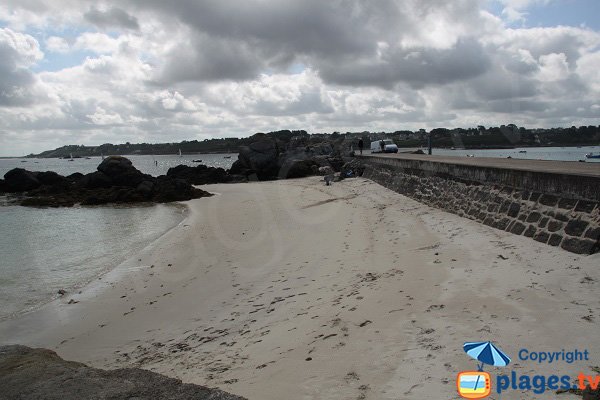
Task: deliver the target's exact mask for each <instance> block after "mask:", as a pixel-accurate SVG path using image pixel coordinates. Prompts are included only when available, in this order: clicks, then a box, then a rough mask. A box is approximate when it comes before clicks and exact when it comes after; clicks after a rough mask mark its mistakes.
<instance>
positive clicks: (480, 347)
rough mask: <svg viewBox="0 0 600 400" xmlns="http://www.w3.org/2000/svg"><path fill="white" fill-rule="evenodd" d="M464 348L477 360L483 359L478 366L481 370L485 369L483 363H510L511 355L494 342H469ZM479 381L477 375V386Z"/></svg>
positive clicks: (504, 364) (501, 364)
mask: <svg viewBox="0 0 600 400" xmlns="http://www.w3.org/2000/svg"><path fill="white" fill-rule="evenodd" d="M463 350H464V351H465V353H467V354H468V355H470V356H471V357H473V358H474V359H476V360H477V361H481V365H478V366H477V368H478V370H479V371H483V364H488V365H493V366H495V367H505V366H507V365H508V363H510V357H508V356H507V355H506V354H504V352H502V350H500V349H499V348H497V347H496V346H494V344H492V342H467V343H465V344H464V345H463ZM478 383H479V376H477V381H476V382H475V387H477V384H478Z"/></svg>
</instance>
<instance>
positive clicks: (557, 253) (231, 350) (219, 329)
mask: <svg viewBox="0 0 600 400" xmlns="http://www.w3.org/2000/svg"><path fill="white" fill-rule="evenodd" d="M203 189H205V190H209V191H211V192H213V193H217V195H216V196H213V197H211V198H202V199H197V200H192V201H190V202H187V203H186V204H187V205H188V207H189V208H190V212H189V217H188V218H187V219H186V220H185V221H184V222H182V223H181V224H180V225H179V226H177V227H176V228H174V229H173V230H171V231H170V232H168V233H167V234H166V235H164V236H163V237H161V238H160V239H159V240H158V241H156V242H155V243H153V244H152V245H151V246H149V247H148V248H146V249H144V250H143V251H142V252H141V253H139V254H132V257H131V259H130V260H128V261H127V262H125V263H124V264H122V265H120V266H119V267H118V268H116V269H115V270H114V271H113V272H111V273H109V274H108V275H106V276H104V277H103V278H102V279H101V280H99V281H98V282H96V283H94V284H93V285H91V286H90V287H88V288H86V289H85V290H83V291H82V293H81V294H79V293H75V294H71V293H69V294H67V295H66V296H65V297H64V298H63V299H61V300H60V301H57V302H54V303H52V304H50V305H49V306H47V307H45V308H44V309H42V310H39V311H37V312H34V313H31V314H28V315H26V316H24V317H22V318H20V319H18V320H12V321H6V322H4V323H2V324H0V342H2V343H20V344H26V345H34V346H43V347H48V348H51V349H54V350H56V351H57V352H58V353H59V354H60V355H61V356H62V357H64V358H65V359H72V360H77V361H82V362H86V363H89V364H91V365H92V366H97V367H103V368H107V367H108V368H117V367H125V366H137V367H142V368H146V369H150V370H152V371H157V372H160V373H164V374H167V375H169V376H173V377H177V378H180V379H182V380H183V381H184V382H192V383H197V384H203V385H207V386H211V387H219V388H221V389H223V390H226V391H228V392H231V393H234V394H238V395H242V396H245V397H247V398H249V399H250V400H270V399H272V400H280V399H289V400H296V399H297V400H300V399H302V400H304V399H450V398H456V397H457V394H456V386H455V377H456V374H457V373H458V372H459V371H462V370H473V369H476V362H475V361H474V360H472V359H470V358H469V357H468V356H467V355H466V354H464V352H463V351H462V344H463V343H464V342H466V341H480V340H492V341H494V342H495V343H496V344H498V345H499V346H500V347H501V348H502V349H503V350H504V351H505V352H507V353H508V354H509V355H510V356H511V357H512V358H513V363H512V364H511V370H515V371H517V373H518V374H559V375H562V374H570V375H573V377H575V376H576V375H577V373H579V371H583V372H587V373H592V370H591V369H590V367H591V366H600V350H598V349H600V335H598V332H600V329H599V328H600V312H599V310H600V297H598V295H597V293H598V282H599V280H600V269H599V268H598V267H597V266H598V265H599V264H600V258H599V256H598V255H596V256H588V257H585V256H579V255H575V254H571V253H567V252H565V251H563V250H561V249H557V248H553V247H550V246H546V245H542V244H540V243H537V242H535V241H533V240H531V239H527V238H524V237H522V236H515V235H511V234H509V233H506V232H502V231H498V230H495V229H493V228H489V227H487V226H484V225H481V224H479V223H476V222H473V221H470V220H467V219H464V218H460V217H458V216H456V215H453V214H449V213H446V212H443V211H440V210H436V209H432V208H430V207H428V206H425V205H422V204H420V203H417V202H415V201H413V200H411V199H408V198H406V197H404V196H402V195H399V194H397V193H394V192H392V191H390V190H388V189H385V188H383V187H381V186H379V185H377V184H375V183H373V182H371V181H369V180H366V179H362V178H358V179H349V180H346V181H343V182H339V183H335V184H334V185H333V186H325V185H324V183H323V182H322V181H320V179H319V178H316V177H315V178H307V179H300V180H288V181H277V182H264V183H252V184H236V185H210V186H205V187H203ZM71 300H73V301H71ZM70 301H71V304H68V303H69V302H70ZM74 302H76V303H74ZM522 348H527V349H530V350H537V351H560V350H561V349H567V350H569V349H589V350H590V357H591V359H590V361H588V362H585V363H578V364H567V363H555V364H552V365H548V364H541V365H539V364H535V363H532V362H523V361H520V360H518V357H517V354H518V352H519V350H520V349H522ZM491 371H492V372H496V373H502V372H503V371H502V370H500V369H491ZM536 396H539V395H536V394H534V393H533V392H525V393H521V392H520V391H513V392H511V393H507V395H506V397H505V398H523V399H529V398H531V399H533V398H537V397H536ZM544 397H545V398H554V397H556V398H561V399H568V398H574V397H572V395H568V394H567V395H560V396H557V395H555V394H553V393H552V392H547V393H546V394H544ZM490 398H495V395H492V396H491V397H490Z"/></svg>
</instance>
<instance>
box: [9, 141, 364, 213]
mask: <svg viewBox="0 0 600 400" xmlns="http://www.w3.org/2000/svg"><path fill="white" fill-rule="evenodd" d="M252 139H253V141H252V142H251V143H250V144H249V145H248V146H242V147H241V149H240V153H239V155H238V159H237V160H236V161H235V162H234V163H233V165H232V167H231V169H230V170H224V169H223V168H214V167H208V166H206V165H202V164H200V165H197V166H193V167H192V166H187V165H178V166H176V167H173V168H170V169H169V171H168V172H167V174H166V175H161V176H158V177H153V176H151V175H147V174H144V173H142V172H140V171H139V170H137V169H136V168H135V167H134V166H133V164H132V163H131V161H130V160H129V159H127V158H125V157H122V156H110V157H107V158H106V159H104V160H103V161H102V163H101V164H100V165H99V166H98V170H97V171H96V172H93V173H89V174H86V175H83V174H80V173H75V174H72V175H69V176H62V175H59V174H57V173H56V172H51V171H46V172H32V171H28V170H25V169H22V168H14V169H12V170H11V171H9V172H7V173H6V174H5V176H4V179H0V194H9V195H11V202H12V203H17V204H19V205H22V206H32V207H71V206H74V205H76V204H81V205H101V204H112V203H114V204H116V203H142V202H153V203H166V202H173V201H185V200H191V199H195V198H199V197H206V196H210V193H208V192H206V191H203V190H201V189H198V188H195V187H194V186H192V185H207V184H215V183H238V182H249V181H267V180H275V179H291V178H303V177H307V176H314V175H333V174H334V173H340V174H339V178H340V179H343V178H345V177H348V176H356V175H359V173H357V171H356V168H355V167H352V165H353V164H349V163H348V162H350V161H352V158H351V156H352V154H350V153H348V154H344V150H343V144H342V143H338V142H331V141H314V140H312V139H311V138H309V137H306V136H297V137H292V139H291V140H290V141H289V142H287V143H284V142H281V141H278V140H276V139H274V138H272V137H270V136H268V135H263V134H257V135H254V137H253V138H252ZM361 172H362V171H361Z"/></svg>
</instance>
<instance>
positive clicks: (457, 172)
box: [360, 154, 600, 254]
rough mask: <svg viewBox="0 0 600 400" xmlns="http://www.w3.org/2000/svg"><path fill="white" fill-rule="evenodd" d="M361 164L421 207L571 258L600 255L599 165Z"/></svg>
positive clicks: (428, 159) (399, 158)
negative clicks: (528, 240)
mask: <svg viewBox="0 0 600 400" xmlns="http://www.w3.org/2000/svg"><path fill="white" fill-rule="evenodd" d="M360 160H361V161H362V162H363V164H364V166H365V172H364V176H365V177H367V178H370V179H372V180H374V181H376V182H377V183H379V184H381V185H383V186H385V187H388V188H390V189H392V190H394V191H396V192H398V193H402V194H404V195H406V196H408V197H411V198H413V199H415V200H418V201H420V202H422V203H425V204H428V205H431V206H434V207H437V208H441V209H444V210H446V211H449V212H452V213H455V214H458V215H461V216H464V217H466V218H469V219H473V220H476V221H479V222H482V223H484V224H486V225H489V226H492V227H494V228H497V229H501V230H504V231H507V232H511V233H513V234H517V235H524V236H527V237H530V238H532V239H534V240H536V241H539V242H542V243H546V244H548V245H551V246H560V247H561V248H563V249H565V250H567V251H571V252H574V253H579V254H591V253H595V252H598V251H599V250H600V245H599V243H600V207H599V201H600V164H597V165H592V164H591V163H590V164H587V165H585V164H584V163H572V162H558V161H557V162H553V161H551V162H541V161H531V160H518V161H524V162H517V163H515V165H513V162H514V161H517V160H514V159H509V160H507V159H481V158H479V159H468V160H464V159H454V158H453V157H433V156H422V155H405V154H402V155H382V156H362V157H360ZM580 164H584V165H583V166H580ZM546 167H549V168H548V170H546Z"/></svg>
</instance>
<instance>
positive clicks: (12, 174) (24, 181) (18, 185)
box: [4, 168, 42, 193]
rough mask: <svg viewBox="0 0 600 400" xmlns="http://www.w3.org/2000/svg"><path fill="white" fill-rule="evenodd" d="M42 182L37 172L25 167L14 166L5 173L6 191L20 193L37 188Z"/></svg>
mask: <svg viewBox="0 0 600 400" xmlns="http://www.w3.org/2000/svg"><path fill="white" fill-rule="evenodd" d="M41 185H42V183H41V182H40V181H39V179H38V178H37V177H36V173H35V172H31V171H27V170H25V169H23V168H14V169H11V170H10V171H8V172H7V173H6V174H4V190H5V191H6V192H12V193H20V192H27V191H29V190H33V189H37V188H38V187H40V186H41Z"/></svg>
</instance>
